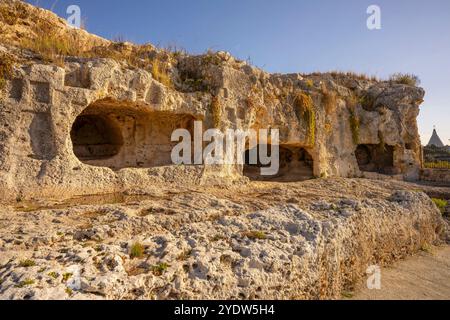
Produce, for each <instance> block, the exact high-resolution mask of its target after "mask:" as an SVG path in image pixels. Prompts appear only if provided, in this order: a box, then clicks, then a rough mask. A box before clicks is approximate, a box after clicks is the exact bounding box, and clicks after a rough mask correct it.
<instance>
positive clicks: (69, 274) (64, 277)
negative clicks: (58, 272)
mask: <svg viewBox="0 0 450 320" xmlns="http://www.w3.org/2000/svg"><path fill="white" fill-rule="evenodd" d="M72 276H73V273H70V272H66V273H64V274H63V275H62V281H63V282H67V281H68V280H69V279H70V278H71V277H72Z"/></svg>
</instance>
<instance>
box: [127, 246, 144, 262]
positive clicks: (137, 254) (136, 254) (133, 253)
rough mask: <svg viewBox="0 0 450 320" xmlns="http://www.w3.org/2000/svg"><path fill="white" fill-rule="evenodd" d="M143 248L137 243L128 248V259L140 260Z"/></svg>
mask: <svg viewBox="0 0 450 320" xmlns="http://www.w3.org/2000/svg"><path fill="white" fill-rule="evenodd" d="M144 252H145V248H144V246H143V245H142V244H140V243H139V242H135V243H134V244H133V245H132V246H131V248H130V258H131V259H135V258H142V257H143V256H144Z"/></svg>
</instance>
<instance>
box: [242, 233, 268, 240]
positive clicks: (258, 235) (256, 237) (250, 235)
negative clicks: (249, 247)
mask: <svg viewBox="0 0 450 320" xmlns="http://www.w3.org/2000/svg"><path fill="white" fill-rule="evenodd" d="M242 235H243V236H244V237H247V238H249V239H251V240H265V239H267V235H266V234H265V233H264V232H263V231H246V232H243V233H242Z"/></svg>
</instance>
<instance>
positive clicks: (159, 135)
mask: <svg viewBox="0 0 450 320" xmlns="http://www.w3.org/2000/svg"><path fill="white" fill-rule="evenodd" d="M195 120H196V119H195V118H194V117H193V116H192V115H189V114H177V113H173V112H168V111H164V112H163V111H151V110H148V109H146V108H145V107H135V106H129V105H120V104H119V103H117V102H112V101H99V102H96V103H94V104H92V105H91V106H89V107H88V108H86V109H85V110H84V111H83V112H82V113H81V114H80V115H79V116H78V117H77V118H76V119H75V122H74V123H73V125H72V130H71V134H70V136H71V139H72V145H73V152H74V154H75V156H76V157H77V158H78V159H79V160H80V161H81V162H83V163H85V164H88V165H92V166H97V167H108V168H111V169H113V170H119V169H123V168H152V167H160V166H170V165H172V164H173V163H172V159H171V152H172V149H173V147H174V146H175V145H177V144H178V142H172V141H171V136H172V132H173V131H174V130H176V129H187V130H189V131H190V132H191V134H192V133H193V127H194V121H195Z"/></svg>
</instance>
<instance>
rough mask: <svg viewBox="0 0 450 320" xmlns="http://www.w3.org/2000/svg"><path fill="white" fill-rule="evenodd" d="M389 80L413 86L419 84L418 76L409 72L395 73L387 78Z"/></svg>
mask: <svg viewBox="0 0 450 320" xmlns="http://www.w3.org/2000/svg"><path fill="white" fill-rule="evenodd" d="M389 80H390V81H391V82H395V83H399V84H405V85H408V86H414V87H415V86H418V85H420V79H419V77H418V76H416V75H414V74H409V73H395V74H393V75H392V76H391V77H390V78H389Z"/></svg>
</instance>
